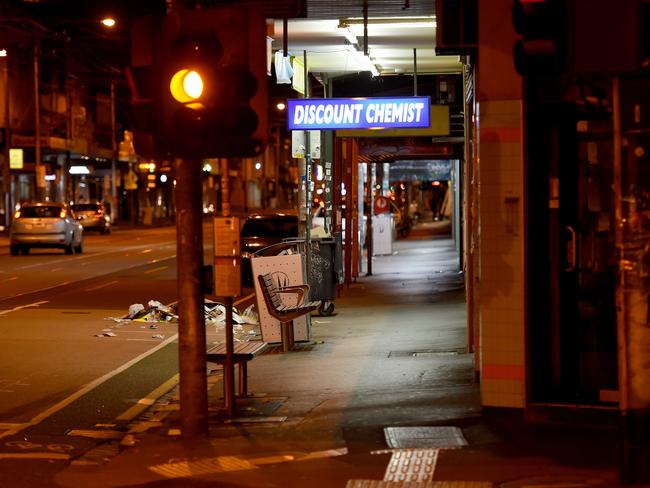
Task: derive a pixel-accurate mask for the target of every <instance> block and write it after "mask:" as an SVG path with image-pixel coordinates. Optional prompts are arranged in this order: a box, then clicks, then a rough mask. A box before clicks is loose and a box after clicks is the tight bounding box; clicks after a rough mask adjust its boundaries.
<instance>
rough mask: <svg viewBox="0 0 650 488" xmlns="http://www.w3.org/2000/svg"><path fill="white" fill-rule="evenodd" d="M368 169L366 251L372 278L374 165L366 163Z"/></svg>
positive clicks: (369, 273)
mask: <svg viewBox="0 0 650 488" xmlns="http://www.w3.org/2000/svg"><path fill="white" fill-rule="evenodd" d="M366 164H367V166H368V168H367V170H368V224H367V226H366V251H367V252H368V276H372V210H373V208H372V207H373V205H374V198H373V197H374V190H375V188H374V186H375V185H374V182H373V177H372V176H373V173H374V171H373V169H374V164H373V163H366Z"/></svg>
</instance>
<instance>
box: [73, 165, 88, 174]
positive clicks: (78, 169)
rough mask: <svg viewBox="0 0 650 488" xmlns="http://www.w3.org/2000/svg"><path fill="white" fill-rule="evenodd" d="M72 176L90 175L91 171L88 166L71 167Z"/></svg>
mask: <svg viewBox="0 0 650 488" xmlns="http://www.w3.org/2000/svg"><path fill="white" fill-rule="evenodd" d="M70 174H71V175H89V174H90V170H89V169H88V166H70Z"/></svg>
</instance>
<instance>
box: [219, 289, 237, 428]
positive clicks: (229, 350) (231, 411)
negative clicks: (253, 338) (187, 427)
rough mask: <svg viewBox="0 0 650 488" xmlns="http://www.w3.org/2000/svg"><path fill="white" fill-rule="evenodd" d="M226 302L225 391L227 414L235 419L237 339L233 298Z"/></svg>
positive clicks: (227, 298)
mask: <svg viewBox="0 0 650 488" xmlns="http://www.w3.org/2000/svg"><path fill="white" fill-rule="evenodd" d="M225 301H226V361H225V363H224V365H223V389H224V403H225V406H226V412H227V413H228V415H229V416H230V417H233V416H234V415H235V363H234V361H233V355H234V354H235V343H234V341H235V338H234V336H233V330H232V297H225ZM240 367H241V366H240ZM240 393H241V392H240Z"/></svg>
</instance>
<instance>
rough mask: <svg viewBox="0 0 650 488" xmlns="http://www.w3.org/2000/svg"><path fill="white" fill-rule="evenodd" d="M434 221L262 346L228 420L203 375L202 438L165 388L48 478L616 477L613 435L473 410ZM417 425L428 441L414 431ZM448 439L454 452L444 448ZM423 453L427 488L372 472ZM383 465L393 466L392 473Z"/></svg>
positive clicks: (69, 482) (224, 481)
mask: <svg viewBox="0 0 650 488" xmlns="http://www.w3.org/2000/svg"><path fill="white" fill-rule="evenodd" d="M445 230H446V229H445V223H438V222H436V223H427V224H426V225H423V226H420V227H418V228H416V231H415V232H414V233H413V237H412V238H410V239H408V240H401V241H398V242H396V243H395V247H394V250H395V253H394V254H393V255H390V256H379V257H376V258H375V259H374V261H373V272H374V275H373V276H364V277H361V278H359V279H358V281H357V282H356V283H354V284H352V285H351V286H350V287H346V288H344V289H343V291H342V296H341V298H339V299H337V300H336V313H335V315H334V316H331V317H316V316H315V317H313V318H312V324H313V341H312V342H311V343H309V344H298V345H297V346H296V348H295V349H294V350H293V351H291V352H289V353H286V354H281V353H279V351H278V350H277V349H276V350H271V352H270V353H269V354H265V355H263V356H260V357H258V358H256V359H255V360H254V361H253V362H252V363H250V365H249V382H250V383H249V387H250V391H252V392H253V393H254V394H255V395H254V396H253V397H251V398H248V399H246V400H240V401H239V403H238V415H239V417H238V418H236V419H228V418H226V417H224V416H223V415H222V413H221V411H220V407H221V405H222V400H221V398H220V394H221V392H220V382H219V377H218V376H212V377H211V383H212V384H213V385H215V386H213V387H212V388H211V390H210V395H209V396H210V408H211V411H210V435H209V437H208V438H207V439H204V440H201V441H193V442H186V441H183V439H182V437H179V436H178V431H177V429H179V426H180V422H179V419H180V411H179V405H178V395H177V392H175V391H172V392H170V393H169V394H167V395H165V396H164V397H163V398H161V400H160V401H158V403H157V404H156V405H155V406H154V407H153V408H152V409H151V411H150V412H148V414H147V416H146V417H145V418H143V419H140V422H139V423H138V424H136V425H134V428H135V430H142V431H143V432H142V433H134V434H132V435H130V436H128V437H127V438H126V439H125V441H124V442H123V443H122V447H121V449H120V452H119V454H117V455H111V456H107V457H106V458H103V457H101V456H95V457H92V456H90V457H88V458H86V459H82V460H79V462H77V463H74V464H73V465H72V466H70V467H69V468H68V469H67V470H65V471H64V472H62V473H61V474H60V475H59V476H58V477H57V479H56V481H57V483H58V484H59V485H60V486H66V487H81V486H96V487H122V486H147V487H181V486H182V487H186V486H206V487H207V486H240V487H244V486H246V487H267V486H268V487H302V486H309V487H339V486H340V487H343V486H346V484H348V486H432V487H433V486H436V487H443V486H444V487H447V486H448V487H454V486H458V487H460V486H465V487H467V488H469V487H477V488H478V487H488V486H502V487H504V488H517V487H524V486H528V487H533V486H535V487H546V486H549V487H551V486H556V487H560V486H561V487H580V486H607V487H616V486H618V484H617V467H616V460H617V449H616V437H615V432H614V431H613V430H611V431H610V430H606V429H601V430H599V431H596V432H594V431H581V430H579V429H572V428H568V427H566V426H564V427H561V428H552V427H542V428H539V427H531V426H525V425H524V424H523V422H522V421H521V419H520V418H519V417H518V416H517V415H516V413H510V414H509V416H503V415H499V416H492V415H487V413H486V412H483V410H482V409H481V404H480V398H479V396H480V390H479V385H478V384H477V383H476V382H475V380H474V373H473V367H472V363H473V356H472V355H471V354H467V353H466V351H465V301H464V289H463V275H462V274H461V273H459V270H458V268H457V262H458V259H457V255H456V253H455V250H454V246H453V242H452V241H451V239H450V238H449V237H448V236H446V235H444V234H443V231H445ZM400 427H419V428H421V429H420V430H417V431H415V432H414V431H412V430H399V429H397V430H394V431H393V432H396V433H398V434H399V433H401V434H400V435H404V436H405V437H404V438H403V439H402V441H401V442H402V444H399V442H398V443H397V444H398V445H401V446H406V447H408V446H414V447H418V448H420V450H416V451H411V452H413V453H414V454H413V456H414V457H413V459H411V460H410V461H409V462H410V464H409V463H406V464H405V463H404V462H402V463H401V464H399V463H400V461H399V459H397V457H396V456H397V455H396V454H395V453H394V452H392V451H391V450H389V445H388V444H387V437H386V433H385V430H384V429H385V428H400ZM431 427H443V428H442V429H437V430H431V429H429V428H431ZM423 432H424V433H425V435H424V437H427V436H428V437H427V439H425V440H422V439H421V438H420V440H418V436H420V437H422V435H423V434H422V433H423ZM396 435H397V434H396ZM436 436H437V437H436ZM445 436H446V437H445ZM459 439H460V441H462V440H463V439H464V440H465V441H466V445H465V446H464V447H458V446H457V445H454V442H455V441H458V442H460V441H459ZM394 441H395V439H393V445H395V443H394ZM409 443H410V444H409ZM460 443H462V442H460ZM126 444H129V445H130V447H124V446H125V445H126ZM445 446H446V447H448V448H443V449H441V450H439V451H433V450H432V449H433V448H437V447H445ZM115 447H116V448H117V446H115ZM403 452H409V451H403ZM432 453H433V454H432ZM399 455H402V454H399ZM427 455H431V457H429V458H426V456H427ZM418 456H420V457H419V458H418ZM425 458H426V459H429V460H432V462H428V461H427V462H426V463H424V464H426V469H428V471H426V472H425V471H424V470H421V471H419V472H418V473H419V478H417V479H420V480H425V479H429V480H430V482H428V484H427V483H426V482H421V483H419V484H410V485H409V484H390V483H388V482H385V483H383V484H382V483H381V482H380V481H379V480H383V479H384V478H385V477H387V479H394V480H395V479H398V477H397V478H396V477H395V473H396V472H398V471H399V470H406V471H408V469H410V468H409V466H410V467H411V468H412V467H413V466H414V465H416V464H418V463H420V461H421V460H422V459H425ZM418 465H419V464H418ZM389 466H390V468H391V469H392V468H396V469H397V471H395V470H394V471H392V473H393V474H392V475H391V474H390V473H389V471H390V469H388V468H389ZM406 471H404V472H406ZM398 474H399V473H398ZM391 476H392V478H391ZM413 479H415V478H413ZM351 480H377V481H375V482H374V484H373V483H371V482H366V483H365V484H364V483H363V482H360V481H356V482H355V481H351ZM433 480H435V482H436V483H434V481H433ZM461 482H463V483H464V484H461Z"/></svg>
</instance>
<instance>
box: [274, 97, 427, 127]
mask: <svg viewBox="0 0 650 488" xmlns="http://www.w3.org/2000/svg"><path fill="white" fill-rule="evenodd" d="M430 103H431V101H430V99H429V97H402V98H300V99H294V100H287V108H288V111H287V128H288V129H289V130H305V129H385V128H392V129H407V128H422V127H429V125H430V123H431V122H430V109H429V105H430Z"/></svg>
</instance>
